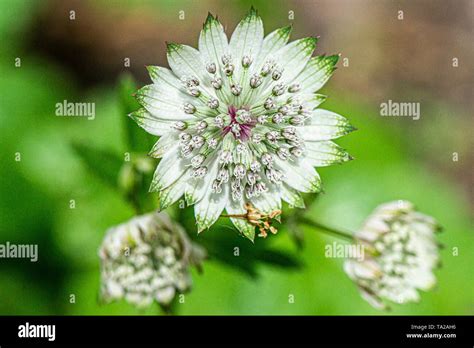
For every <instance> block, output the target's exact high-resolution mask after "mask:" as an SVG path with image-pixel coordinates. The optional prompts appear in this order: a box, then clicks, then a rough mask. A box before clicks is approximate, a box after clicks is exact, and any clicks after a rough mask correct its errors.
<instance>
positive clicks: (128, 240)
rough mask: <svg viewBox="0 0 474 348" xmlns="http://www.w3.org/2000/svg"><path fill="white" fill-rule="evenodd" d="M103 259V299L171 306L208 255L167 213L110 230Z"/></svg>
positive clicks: (103, 247)
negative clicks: (192, 266) (191, 269)
mask: <svg viewBox="0 0 474 348" xmlns="http://www.w3.org/2000/svg"><path fill="white" fill-rule="evenodd" d="M99 256H100V260H101V298H102V299H104V300H105V301H106V302H110V301H114V300H119V299H125V300H126V301H127V302H130V303H132V304H134V305H137V306H140V307H143V306H148V305H150V304H151V303H152V302H153V301H156V302H158V303H159V304H160V305H163V306H167V305H169V304H170V303H171V301H172V300H173V298H174V297H175V295H176V293H178V292H180V293H183V292H186V291H189V290H190V288H191V275H190V270H189V267H190V265H196V266H198V267H199V265H200V262H201V261H202V259H203V258H204V257H205V252H204V250H203V249H202V248H200V247H199V246H197V245H195V244H193V243H191V241H190V240H189V239H188V237H187V235H186V233H185V232H184V230H183V229H182V227H181V226H179V225H178V224H176V223H175V222H172V221H171V219H170V218H169V217H168V215H167V214H165V213H150V214H146V215H141V216H138V217H135V218H133V219H132V220H130V221H127V222H126V223H123V224H121V225H118V226H115V227H112V228H111V229H109V231H108V232H107V234H106V236H105V238H104V240H103V242H102V246H101V248H100V250H99Z"/></svg>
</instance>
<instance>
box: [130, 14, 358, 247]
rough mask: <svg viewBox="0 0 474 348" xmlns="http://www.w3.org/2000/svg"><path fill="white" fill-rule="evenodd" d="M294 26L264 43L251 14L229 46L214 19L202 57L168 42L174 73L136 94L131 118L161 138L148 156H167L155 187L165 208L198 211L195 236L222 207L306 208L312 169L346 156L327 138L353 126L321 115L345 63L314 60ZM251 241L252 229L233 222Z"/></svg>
mask: <svg viewBox="0 0 474 348" xmlns="http://www.w3.org/2000/svg"><path fill="white" fill-rule="evenodd" d="M290 31H291V28H290V27H284V28H281V29H277V30H275V31H273V32H272V33H270V34H268V35H267V36H266V37H264V34H263V23H262V20H261V18H260V17H259V16H258V15H257V12H256V11H255V10H254V9H253V8H252V9H251V10H250V12H249V13H248V15H247V16H246V17H245V18H244V19H243V20H242V21H241V22H240V23H239V24H238V26H237V28H236V29H235V31H234V32H233V34H232V36H231V38H230V41H229V40H228V39H227V36H226V34H225V33H224V29H223V26H222V25H221V23H220V22H219V21H218V20H217V18H214V17H213V16H212V15H211V14H209V16H208V17H207V20H206V22H205V23H204V27H203V29H202V31H201V34H200V36H199V45H198V50H196V49H194V48H192V47H189V46H186V45H181V44H175V43H168V46H167V53H168V63H169V65H170V67H171V70H168V69H166V68H163V67H149V68H148V69H149V72H150V75H151V78H152V80H153V84H151V85H148V86H145V87H143V88H142V89H140V90H139V91H138V93H137V98H138V100H139V102H140V103H141V105H142V106H143V108H142V109H140V110H138V111H137V112H135V113H132V114H131V115H130V116H131V117H132V118H133V119H135V121H136V122H137V123H138V124H139V125H140V126H141V127H143V128H144V129H145V130H146V131H147V132H149V133H151V134H154V135H157V136H160V137H161V138H160V139H159V140H158V142H157V143H156V144H155V146H154V147H153V149H152V151H151V153H150V154H151V155H152V156H154V157H157V158H162V160H161V162H160V164H159V165H158V168H157V169H156V172H155V175H154V179H153V182H152V185H151V190H152V191H158V192H160V200H161V202H160V204H161V208H162V209H164V208H166V207H167V206H169V205H170V204H172V203H173V202H175V201H177V200H178V199H179V198H180V197H181V196H183V195H184V197H185V199H186V202H187V204H188V205H193V204H194V205H195V208H194V209H195V216H196V221H197V225H198V230H199V231H202V230H204V229H206V228H209V227H210V226H211V225H212V224H213V223H214V222H215V221H216V220H217V219H218V217H219V216H220V215H221V213H222V212H223V210H224V209H225V210H226V211H227V214H229V215H241V214H245V213H246V208H245V207H248V206H249V205H251V206H253V207H254V208H255V209H257V210H258V211H261V212H262V213H265V214H271V213H272V212H275V211H279V210H280V209H281V201H282V200H283V201H286V202H288V203H289V204H290V205H292V206H295V207H303V201H302V198H301V196H300V194H299V192H319V191H320V190H321V180H320V178H319V175H318V173H317V172H316V170H315V169H314V167H320V166H327V165H331V164H334V163H341V162H344V161H347V160H349V159H350V156H349V155H348V154H347V153H346V152H345V151H344V150H343V149H341V148H340V147H339V146H338V145H336V144H335V143H333V142H331V139H334V138H338V137H341V136H343V135H346V134H348V133H349V132H351V131H352V130H353V129H354V128H353V127H352V126H351V125H350V124H349V123H348V121H347V120H346V119H345V118H344V117H342V116H340V115H337V114H335V113H333V112H330V111H327V110H322V109H318V106H319V105H320V104H321V103H322V102H323V101H324V100H325V96H323V95H321V94H317V93H316V92H317V91H318V90H319V89H320V88H321V87H322V86H323V85H324V84H325V83H326V81H327V80H328V79H329V77H330V76H331V74H332V72H333V71H334V69H335V64H336V62H337V60H338V58H339V56H338V55H334V56H316V57H312V54H313V51H314V49H315V47H316V41H317V39H316V38H314V37H309V38H303V39H299V40H296V41H293V42H291V43H289V44H287V42H288V39H289V36H290ZM231 220H232V222H233V223H234V225H235V226H236V227H237V228H238V229H239V231H240V232H241V233H242V234H244V235H245V236H247V237H248V238H250V239H253V237H254V233H255V225H254V224H251V223H249V222H248V221H245V220H243V219H238V218H231Z"/></svg>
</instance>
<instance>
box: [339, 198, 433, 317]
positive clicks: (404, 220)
mask: <svg viewBox="0 0 474 348" xmlns="http://www.w3.org/2000/svg"><path fill="white" fill-rule="evenodd" d="M439 230H440V227H439V225H438V223H437V222H436V221H435V220H434V219H433V218H432V217H430V216H427V215H424V214H421V213H419V212H417V211H416V210H415V209H414V207H413V205H412V204H411V203H410V202H407V201H395V202H390V203H386V204H383V205H381V206H379V207H378V208H377V209H376V210H375V211H374V213H373V214H372V215H370V216H369V218H368V219H367V220H366V222H365V224H364V225H363V227H362V229H361V230H360V231H358V232H357V233H356V234H355V239H356V241H358V242H359V243H361V244H362V245H363V246H364V247H365V251H366V252H365V258H364V260H362V261H358V260H355V259H348V260H346V261H345V264H344V270H345V272H346V273H347V274H348V275H349V277H350V278H351V279H352V280H353V281H355V282H356V284H357V286H358V287H359V290H360V292H361V295H362V297H363V298H364V299H365V300H367V301H368V302H369V303H370V304H371V305H372V306H374V307H375V308H378V309H386V308H388V306H387V305H386V304H385V302H384V300H386V301H392V302H396V303H406V302H412V301H414V302H417V301H419V299H420V295H419V293H418V290H424V291H427V290H430V289H431V288H432V287H433V286H434V285H435V283H436V278H435V275H434V274H433V271H434V269H435V268H437V267H438V266H439V253H438V243H437V241H436V239H435V234H434V233H435V232H436V231H439Z"/></svg>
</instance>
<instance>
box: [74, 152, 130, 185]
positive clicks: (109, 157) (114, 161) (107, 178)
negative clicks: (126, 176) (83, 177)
mask: <svg viewBox="0 0 474 348" xmlns="http://www.w3.org/2000/svg"><path fill="white" fill-rule="evenodd" d="M72 147H73V149H74V151H75V152H76V153H77V154H78V156H79V157H80V158H81V160H82V161H83V162H84V164H85V165H86V166H87V169H88V170H89V171H90V172H91V173H93V174H94V175H96V176H97V177H98V178H99V179H101V180H102V181H103V182H104V183H106V184H108V185H110V186H112V187H114V188H115V187H117V178H118V174H119V172H120V169H121V167H122V164H123V160H122V159H121V158H120V157H119V156H118V155H116V154H114V153H112V152H109V151H106V150H102V149H97V148H94V147H92V146H90V145H86V144H81V143H73V144H72Z"/></svg>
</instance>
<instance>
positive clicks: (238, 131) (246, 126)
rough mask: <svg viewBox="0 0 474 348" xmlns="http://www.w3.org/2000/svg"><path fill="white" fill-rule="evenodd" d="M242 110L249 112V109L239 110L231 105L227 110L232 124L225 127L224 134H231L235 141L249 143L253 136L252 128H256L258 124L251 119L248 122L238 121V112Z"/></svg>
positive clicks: (242, 108) (244, 107)
mask: <svg viewBox="0 0 474 348" xmlns="http://www.w3.org/2000/svg"><path fill="white" fill-rule="evenodd" d="M240 110H244V111H247V112H248V111H249V110H248V107H246V106H243V107H241V108H239V109H237V108H236V107H235V106H234V105H230V106H229V107H228V108H227V113H228V114H229V116H230V123H229V124H228V125H227V126H225V127H224V129H223V134H224V135H226V134H227V133H229V132H231V133H232V135H233V136H234V138H235V139H239V140H241V141H247V140H248V139H249V138H250V135H251V134H252V128H253V127H255V125H256V124H257V122H256V121H255V120H254V119H253V117H250V119H249V120H247V121H242V120H240V121H239V119H238V117H237V112H238V111H240Z"/></svg>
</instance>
